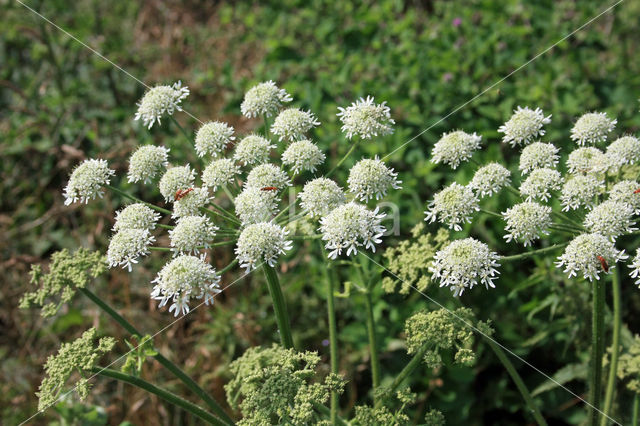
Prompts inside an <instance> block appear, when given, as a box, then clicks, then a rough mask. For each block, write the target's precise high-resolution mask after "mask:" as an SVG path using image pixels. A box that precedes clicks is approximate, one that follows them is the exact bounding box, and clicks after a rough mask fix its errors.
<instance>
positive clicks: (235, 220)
mask: <svg viewBox="0 0 640 426" xmlns="http://www.w3.org/2000/svg"><path fill="white" fill-rule="evenodd" d="M200 211H202V212H204V213H207V214H209V215H213V216H218V217H219V218H221V219H224V220H226V221H227V222H231V223H232V224H234V225H240V221H239V220H237V219H235V218H231V217H229V216H227V215H225V214H222V213H220V212H217V211H215V210H211V209H208V208H206V207H201V208H200Z"/></svg>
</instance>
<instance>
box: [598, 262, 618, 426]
mask: <svg viewBox="0 0 640 426" xmlns="http://www.w3.org/2000/svg"><path fill="white" fill-rule="evenodd" d="M612 272H613V273H612V275H611V287H612V290H613V333H612V338H611V362H610V363H609V377H608V379H607V389H606V391H605V397H604V408H603V409H602V411H603V412H604V416H602V421H601V423H600V424H601V425H602V426H606V424H607V423H608V422H607V416H610V414H611V407H612V405H613V396H614V394H615V391H616V379H617V377H618V376H617V372H618V356H619V355H620V326H621V324H622V312H621V310H620V305H621V301H620V274H619V272H618V268H615V269H614V270H613V271H612Z"/></svg>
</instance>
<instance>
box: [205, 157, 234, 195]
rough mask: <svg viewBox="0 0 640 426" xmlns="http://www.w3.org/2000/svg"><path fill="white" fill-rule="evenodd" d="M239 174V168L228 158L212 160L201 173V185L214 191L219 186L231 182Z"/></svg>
mask: <svg viewBox="0 0 640 426" xmlns="http://www.w3.org/2000/svg"><path fill="white" fill-rule="evenodd" d="M239 173H240V167H238V166H237V165H236V164H235V163H234V162H233V160H230V159H228V158H221V159H219V160H214V161H212V162H211V163H209V165H208V166H207V167H205V169H204V170H203V171H202V184H203V185H205V186H207V187H209V188H212V189H213V190H214V191H215V190H217V189H218V187H219V186H224V185H226V184H228V183H231V182H233V181H234V179H235V178H236V175H237V174H239Z"/></svg>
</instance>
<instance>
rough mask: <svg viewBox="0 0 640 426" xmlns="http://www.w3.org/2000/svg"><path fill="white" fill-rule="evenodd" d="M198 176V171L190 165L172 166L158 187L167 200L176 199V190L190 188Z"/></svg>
mask: <svg viewBox="0 0 640 426" xmlns="http://www.w3.org/2000/svg"><path fill="white" fill-rule="evenodd" d="M195 178H196V172H195V171H194V170H192V169H191V167H189V165H186V166H180V167H171V168H170V169H168V170H167V171H166V172H165V174H164V175H163V176H162V178H161V179H160V183H159V184H158V188H159V189H160V194H162V196H163V197H164V199H165V201H167V202H170V201H175V199H176V192H177V191H178V190H181V191H185V190H187V189H189V188H193V183H194V181H195Z"/></svg>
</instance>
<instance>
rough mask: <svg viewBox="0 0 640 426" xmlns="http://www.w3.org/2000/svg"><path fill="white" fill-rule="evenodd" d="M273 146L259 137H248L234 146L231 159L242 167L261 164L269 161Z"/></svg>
mask: <svg viewBox="0 0 640 426" xmlns="http://www.w3.org/2000/svg"><path fill="white" fill-rule="evenodd" d="M275 147H276V146H275V145H272V144H271V142H270V141H269V140H268V139H265V138H263V137H262V136H259V135H249V136H247V137H245V138H243V139H242V140H241V141H240V142H238V144H237V145H236V149H235V151H234V153H233V159H234V160H236V161H237V162H239V163H241V164H242V165H243V166H248V165H251V164H262V163H266V162H267V161H269V153H270V152H271V150H272V149H273V148H275Z"/></svg>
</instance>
